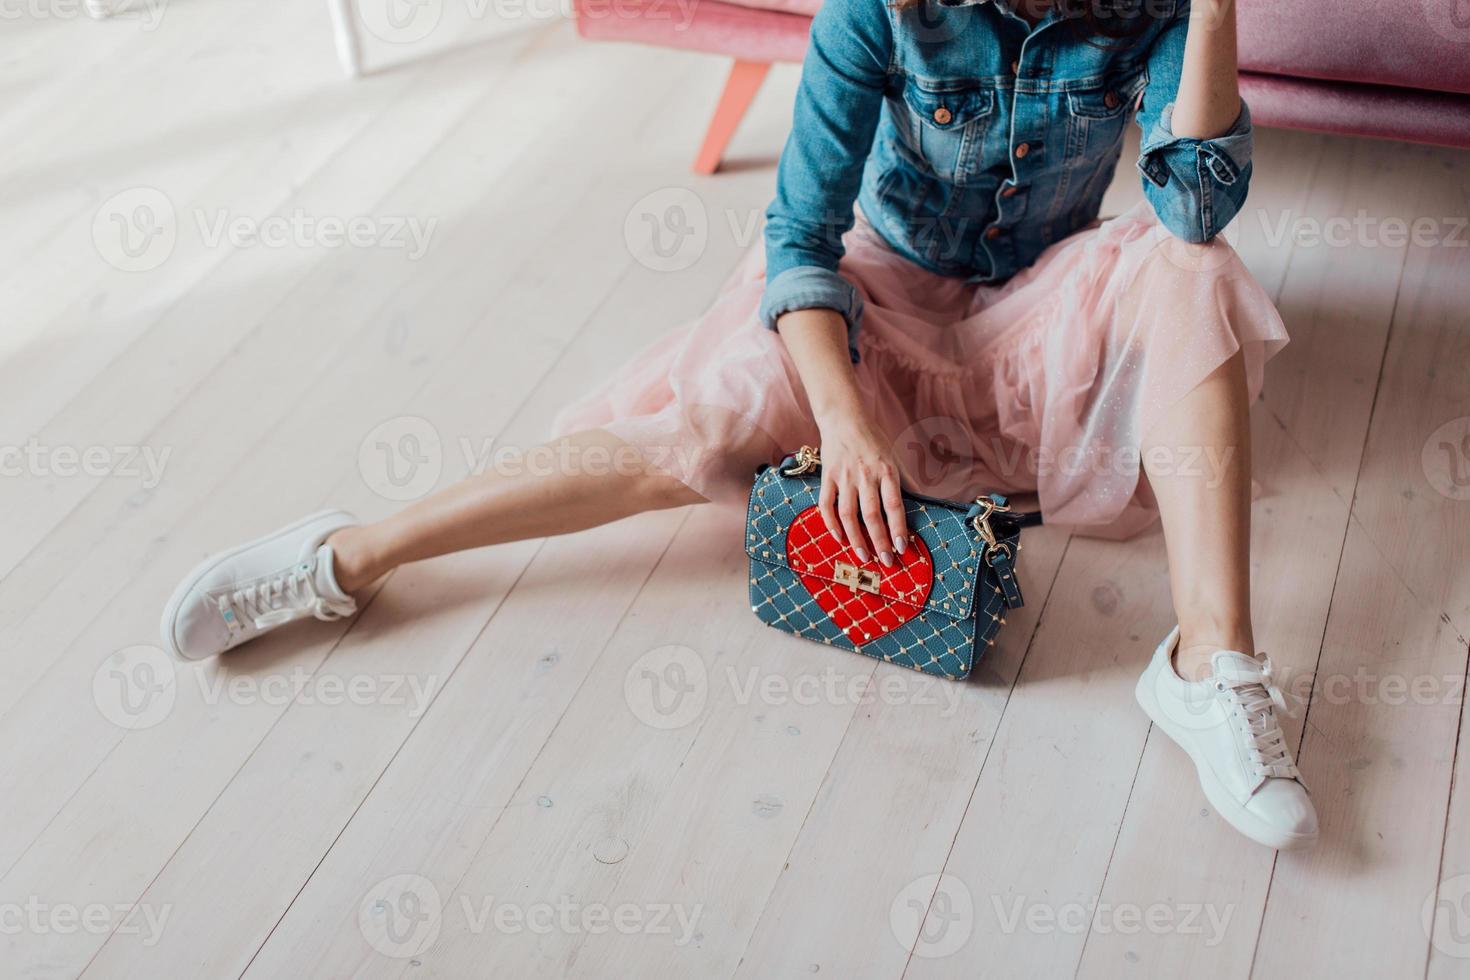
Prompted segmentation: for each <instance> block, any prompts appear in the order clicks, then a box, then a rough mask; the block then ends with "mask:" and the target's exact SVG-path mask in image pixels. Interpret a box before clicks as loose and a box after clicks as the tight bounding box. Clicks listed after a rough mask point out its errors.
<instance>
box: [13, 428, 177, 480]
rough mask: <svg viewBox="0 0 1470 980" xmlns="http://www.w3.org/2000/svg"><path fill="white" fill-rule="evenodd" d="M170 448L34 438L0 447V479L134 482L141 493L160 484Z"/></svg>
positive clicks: (171, 450)
mask: <svg viewBox="0 0 1470 980" xmlns="http://www.w3.org/2000/svg"><path fill="white" fill-rule="evenodd" d="M172 455H173V447H172V446H163V447H161V448H157V447H154V446H72V445H60V446H51V445H47V444H45V443H42V442H40V441H39V440H37V439H36V438H35V437H34V436H32V437H31V438H29V439H27V440H26V441H25V442H24V443H21V444H20V445H17V446H5V445H0V477H35V478H37V479H47V480H50V479H71V478H72V477H76V476H83V477H91V478H94V479H108V478H121V479H128V480H137V481H138V482H139V484H140V485H141V486H142V488H143V489H144V490H152V489H154V488H155V487H157V486H158V485H159V484H160V483H162V482H163V471H164V468H165V467H167V466H168V460H169V457H170V456H172Z"/></svg>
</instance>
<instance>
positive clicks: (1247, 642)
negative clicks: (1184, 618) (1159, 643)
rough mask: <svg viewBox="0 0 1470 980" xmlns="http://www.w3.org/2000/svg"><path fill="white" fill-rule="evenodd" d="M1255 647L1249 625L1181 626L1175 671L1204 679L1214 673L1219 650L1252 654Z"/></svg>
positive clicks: (1180, 674) (1190, 678) (1192, 679)
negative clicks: (1212, 661) (1213, 664)
mask: <svg viewBox="0 0 1470 980" xmlns="http://www.w3.org/2000/svg"><path fill="white" fill-rule="evenodd" d="M1255 646H1256V644H1255V638H1254V637H1253V636H1252V634H1251V628H1250V625H1249V624H1243V625H1242V624H1235V625H1229V624H1216V623H1211V624H1209V625H1201V626H1193V627H1191V626H1187V625H1181V626H1180V629H1179V646H1178V647H1177V648H1176V649H1175V651H1174V670H1175V672H1176V673H1178V674H1179V676H1180V677H1182V678H1184V679H1185V680H1187V681H1202V680H1205V679H1207V678H1208V677H1210V676H1211V675H1212V674H1213V673H1214V668H1213V666H1212V665H1211V660H1212V659H1213V658H1214V656H1215V652H1216V651H1217V650H1238V651H1240V652H1241V653H1244V654H1246V655H1247V656H1251V655H1253V654H1254V653H1255Z"/></svg>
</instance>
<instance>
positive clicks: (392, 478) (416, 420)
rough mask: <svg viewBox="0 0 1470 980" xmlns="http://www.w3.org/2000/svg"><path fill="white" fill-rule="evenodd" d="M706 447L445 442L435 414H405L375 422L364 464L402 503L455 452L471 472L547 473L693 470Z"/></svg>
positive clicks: (436, 477) (423, 489)
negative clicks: (431, 415) (429, 417)
mask: <svg viewBox="0 0 1470 980" xmlns="http://www.w3.org/2000/svg"><path fill="white" fill-rule="evenodd" d="M702 452H703V450H702V449H701V448H700V447H698V446H672V445H639V446H634V445H631V444H623V445H618V446H607V445H600V444H594V445H586V446H579V445H574V444H572V443H568V442H560V441H559V442H551V443H541V444H538V445H534V446H516V445H511V444H509V443H498V442H497V441H496V439H495V438H494V437H488V438H487V437H484V436H470V435H463V434H461V435H459V436H456V437H454V438H453V439H452V440H446V439H445V438H444V437H443V435H442V434H441V433H440V431H439V428H438V427H437V426H436V425H434V423H433V422H431V421H429V420H428V419H426V418H423V417H422V416H418V415H399V416H396V417H394V418H391V419H387V420H385V421H383V422H380V423H378V424H377V425H375V426H373V428H372V429H371V430H370V431H369V432H368V433H367V435H365V436H364V437H363V439H362V442H361V443H359V445H358V451H357V469H358V473H359V474H360V475H361V476H362V479H363V482H364V483H365V484H367V486H368V489H370V490H372V491H373V492H374V493H376V494H378V495H379V496H380V497H383V498H385V499H387V500H393V501H397V502H400V503H402V502H406V501H409V500H417V499H419V498H420V497H423V496H425V495H427V494H428V493H430V492H431V491H433V490H434V489H435V488H436V487H437V486H438V485H439V482H440V479H441V478H442V477H443V475H444V469H445V467H446V465H449V464H451V463H452V462H455V457H456V456H457V462H458V465H459V467H460V471H461V472H462V474H463V475H464V476H481V475H483V474H486V473H495V474H497V475H499V476H506V477H527V476H529V477H541V478H545V477H551V476H576V475H583V476H642V475H644V474H647V473H649V472H659V473H676V474H677V473H689V472H691V471H693V470H694V469H695V467H696V465H697V463H698V462H699V459H700V456H701V454H702Z"/></svg>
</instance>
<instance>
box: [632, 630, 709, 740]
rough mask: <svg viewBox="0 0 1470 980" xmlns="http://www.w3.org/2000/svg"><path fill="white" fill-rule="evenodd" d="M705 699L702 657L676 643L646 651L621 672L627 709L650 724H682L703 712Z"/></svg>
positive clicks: (706, 683) (706, 674) (669, 726)
mask: <svg viewBox="0 0 1470 980" xmlns="http://www.w3.org/2000/svg"><path fill="white" fill-rule="evenodd" d="M708 699H709V672H708V671H707V670H706V669H705V666H704V659H703V658H702V657H700V655H699V654H698V653H696V652H695V651H694V650H692V649H690V648H689V647H686V646H680V645H679V644H677V643H671V644H668V645H666V646H661V647H656V648H654V649H652V650H650V651H648V652H647V653H645V654H644V655H643V656H641V657H639V658H638V659H637V660H636V661H634V663H633V665H632V666H631V667H629V668H628V672H627V674H625V675H624V676H623V700H624V702H625V703H626V704H627V705H628V710H630V711H632V712H633V716H634V717H636V718H637V719H638V720H639V721H641V722H643V723H644V724H645V725H648V726H649V727H650V728H657V729H660V730H670V729H675V728H683V727H684V726H685V725H688V724H691V723H692V722H694V721H695V719H697V718H698V717H699V716H700V715H701V714H703V713H704V706H705V703H706V702H707V701H708Z"/></svg>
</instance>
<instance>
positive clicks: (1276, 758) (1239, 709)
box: [1215, 656, 1300, 779]
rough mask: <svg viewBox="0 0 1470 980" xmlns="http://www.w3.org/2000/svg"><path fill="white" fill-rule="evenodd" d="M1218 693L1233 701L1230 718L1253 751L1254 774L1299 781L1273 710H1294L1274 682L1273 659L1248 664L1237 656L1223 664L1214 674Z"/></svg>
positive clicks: (1262, 658)
mask: <svg viewBox="0 0 1470 980" xmlns="http://www.w3.org/2000/svg"><path fill="white" fill-rule="evenodd" d="M1215 690H1217V691H1219V692H1220V693H1222V694H1224V695H1225V696H1226V698H1227V699H1228V700H1229V702H1230V713H1231V716H1232V718H1233V719H1234V720H1235V721H1236V722H1237V723H1238V725H1239V730H1240V733H1241V735H1242V736H1243V737H1244V738H1245V741H1246V746H1247V748H1248V749H1249V750H1250V761H1251V766H1252V769H1253V771H1254V773H1255V775H1257V776H1261V777H1280V778H1284V779H1296V778H1298V776H1299V775H1300V774H1299V773H1298V771H1297V768H1296V763H1295V762H1294V761H1293V760H1292V758H1291V750H1290V749H1289V748H1287V746H1286V735H1285V734H1284V733H1283V732H1282V731H1281V725H1280V723H1279V722H1277V720H1276V712H1275V710H1274V709H1276V708H1280V709H1281V710H1282V711H1283V712H1286V713H1287V714H1290V713H1291V711H1290V710H1289V709H1288V708H1287V706H1286V697H1285V695H1283V694H1282V693H1281V688H1279V687H1277V686H1276V684H1275V682H1274V681H1273V680H1272V679H1271V660H1270V658H1269V657H1264V656H1263V657H1260V658H1251V659H1250V661H1249V663H1248V664H1247V663H1242V662H1241V661H1240V660H1239V659H1238V658H1235V657H1231V658H1229V659H1228V660H1225V661H1223V662H1222V663H1221V664H1220V665H1219V668H1218V669H1217V671H1216V674H1215Z"/></svg>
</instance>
